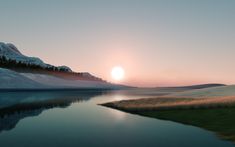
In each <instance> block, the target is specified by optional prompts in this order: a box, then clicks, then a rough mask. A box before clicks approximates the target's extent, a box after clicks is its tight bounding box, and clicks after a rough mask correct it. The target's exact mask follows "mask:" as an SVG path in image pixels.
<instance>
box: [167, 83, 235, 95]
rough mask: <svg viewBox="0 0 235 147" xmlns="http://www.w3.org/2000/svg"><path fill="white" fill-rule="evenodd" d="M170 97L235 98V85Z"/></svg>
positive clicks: (191, 91)
mask: <svg viewBox="0 0 235 147" xmlns="http://www.w3.org/2000/svg"><path fill="white" fill-rule="evenodd" d="M168 96H172V97H191V98H204V97H224V96H235V85H228V86H219V87H209V88H203V89H196V90H189V91H185V92H179V93H175V94H171V95H168Z"/></svg>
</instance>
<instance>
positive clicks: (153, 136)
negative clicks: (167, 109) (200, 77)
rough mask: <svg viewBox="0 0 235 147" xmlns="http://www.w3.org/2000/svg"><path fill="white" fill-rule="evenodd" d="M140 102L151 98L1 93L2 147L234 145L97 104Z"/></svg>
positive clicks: (210, 134)
mask: <svg viewBox="0 0 235 147" xmlns="http://www.w3.org/2000/svg"><path fill="white" fill-rule="evenodd" d="M155 95H157V94H155ZM151 96H154V95H153V94H151ZM142 97H150V96H149V95H146V96H145V95H142V94H130V93H128V92H105V91H66V92H56V91H54V92H1V93H0V109H1V110H0V116H1V117H0V146H1V147H15V146H17V147H32V146H33V147H45V146H50V147H69V146H128V147H130V146H135V147H138V146H159V147H179V146H180V147H198V146H201V147H204V146H205V147H208V146H213V147H230V146H234V145H233V144H232V143H231V142H228V141H224V140H220V139H219V138H218V137H217V136H216V135H215V134H214V133H213V132H209V131H206V130H203V129H200V128H197V127H193V126H188V125H184V124H180V123H175V122H171V121H164V120H158V119H153V118H148V117H142V116H138V115H132V114H128V113H125V112H121V111H118V110H113V109H109V108H106V107H102V106H99V105H97V104H99V103H104V102H109V101H114V100H122V99H132V98H142Z"/></svg>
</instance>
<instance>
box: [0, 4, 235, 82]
mask: <svg viewBox="0 0 235 147" xmlns="http://www.w3.org/2000/svg"><path fill="white" fill-rule="evenodd" d="M234 7H235V1H232V0H224V1H223V0H198V1H188V0H179V1H177V2H176V1H174V0H146V1H141V0H125V1H124V0H119V1H115V0H100V1H95V0H86V1H85V0H77V1H76V0H70V1H66V0H51V1H46V0H41V1H34V0H21V1H14V0H0V18H1V21H0V22H1V25H0V32H1V36H0V42H10V43H13V44H15V45H16V46H17V47H18V48H19V49H20V51H21V52H22V53H23V54H25V55H28V56H36V57H39V58H41V59H42V60H44V61H45V62H46V63H49V64H54V65H66V66H69V67H71V68H72V69H73V70H74V71H77V72H80V71H87V72H90V73H92V74H94V75H96V76H98V77H101V78H103V79H105V80H107V81H111V82H113V80H112V78H111V75H110V72H111V69H112V68H113V67H115V66H121V67H123V69H124V70H125V78H124V79H123V80H122V81H120V83H121V84H128V85H135V86H147V87H151V86H178V85H194V84H202V83H223V84H235V77H234V75H235V69H234V68H233V65H234V63H235V58H234V54H235V44H234V38H235V27H234V26H235V17H234V14H235V9H234Z"/></svg>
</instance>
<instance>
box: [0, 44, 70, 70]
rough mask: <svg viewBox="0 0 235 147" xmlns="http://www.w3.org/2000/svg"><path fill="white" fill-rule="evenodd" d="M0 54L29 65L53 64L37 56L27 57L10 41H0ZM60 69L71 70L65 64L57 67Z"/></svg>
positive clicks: (46, 65)
mask: <svg viewBox="0 0 235 147" xmlns="http://www.w3.org/2000/svg"><path fill="white" fill-rule="evenodd" d="M0 56H4V57H5V58H6V59H11V60H15V61H16V62H21V63H26V64H30V65H38V66H41V67H43V68H51V67H54V66H53V65H50V64H46V63H44V62H43V61H42V60H41V59H39V58H37V57H28V56H25V55H23V54H22V53H21V52H20V51H19V50H18V49H17V47H16V46H15V45H13V44H11V43H3V42H0ZM57 68H58V69H60V70H64V71H69V72H71V71H72V70H71V69H70V68H69V67H67V66H59V67H57Z"/></svg>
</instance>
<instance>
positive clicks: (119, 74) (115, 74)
mask: <svg viewBox="0 0 235 147" xmlns="http://www.w3.org/2000/svg"><path fill="white" fill-rule="evenodd" d="M124 75H125V71H124V69H123V68H122V67H120V66H116V67H113V68H112V71H111V76H112V78H113V79H114V80H116V81H120V80H122V79H123V78H124Z"/></svg>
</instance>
